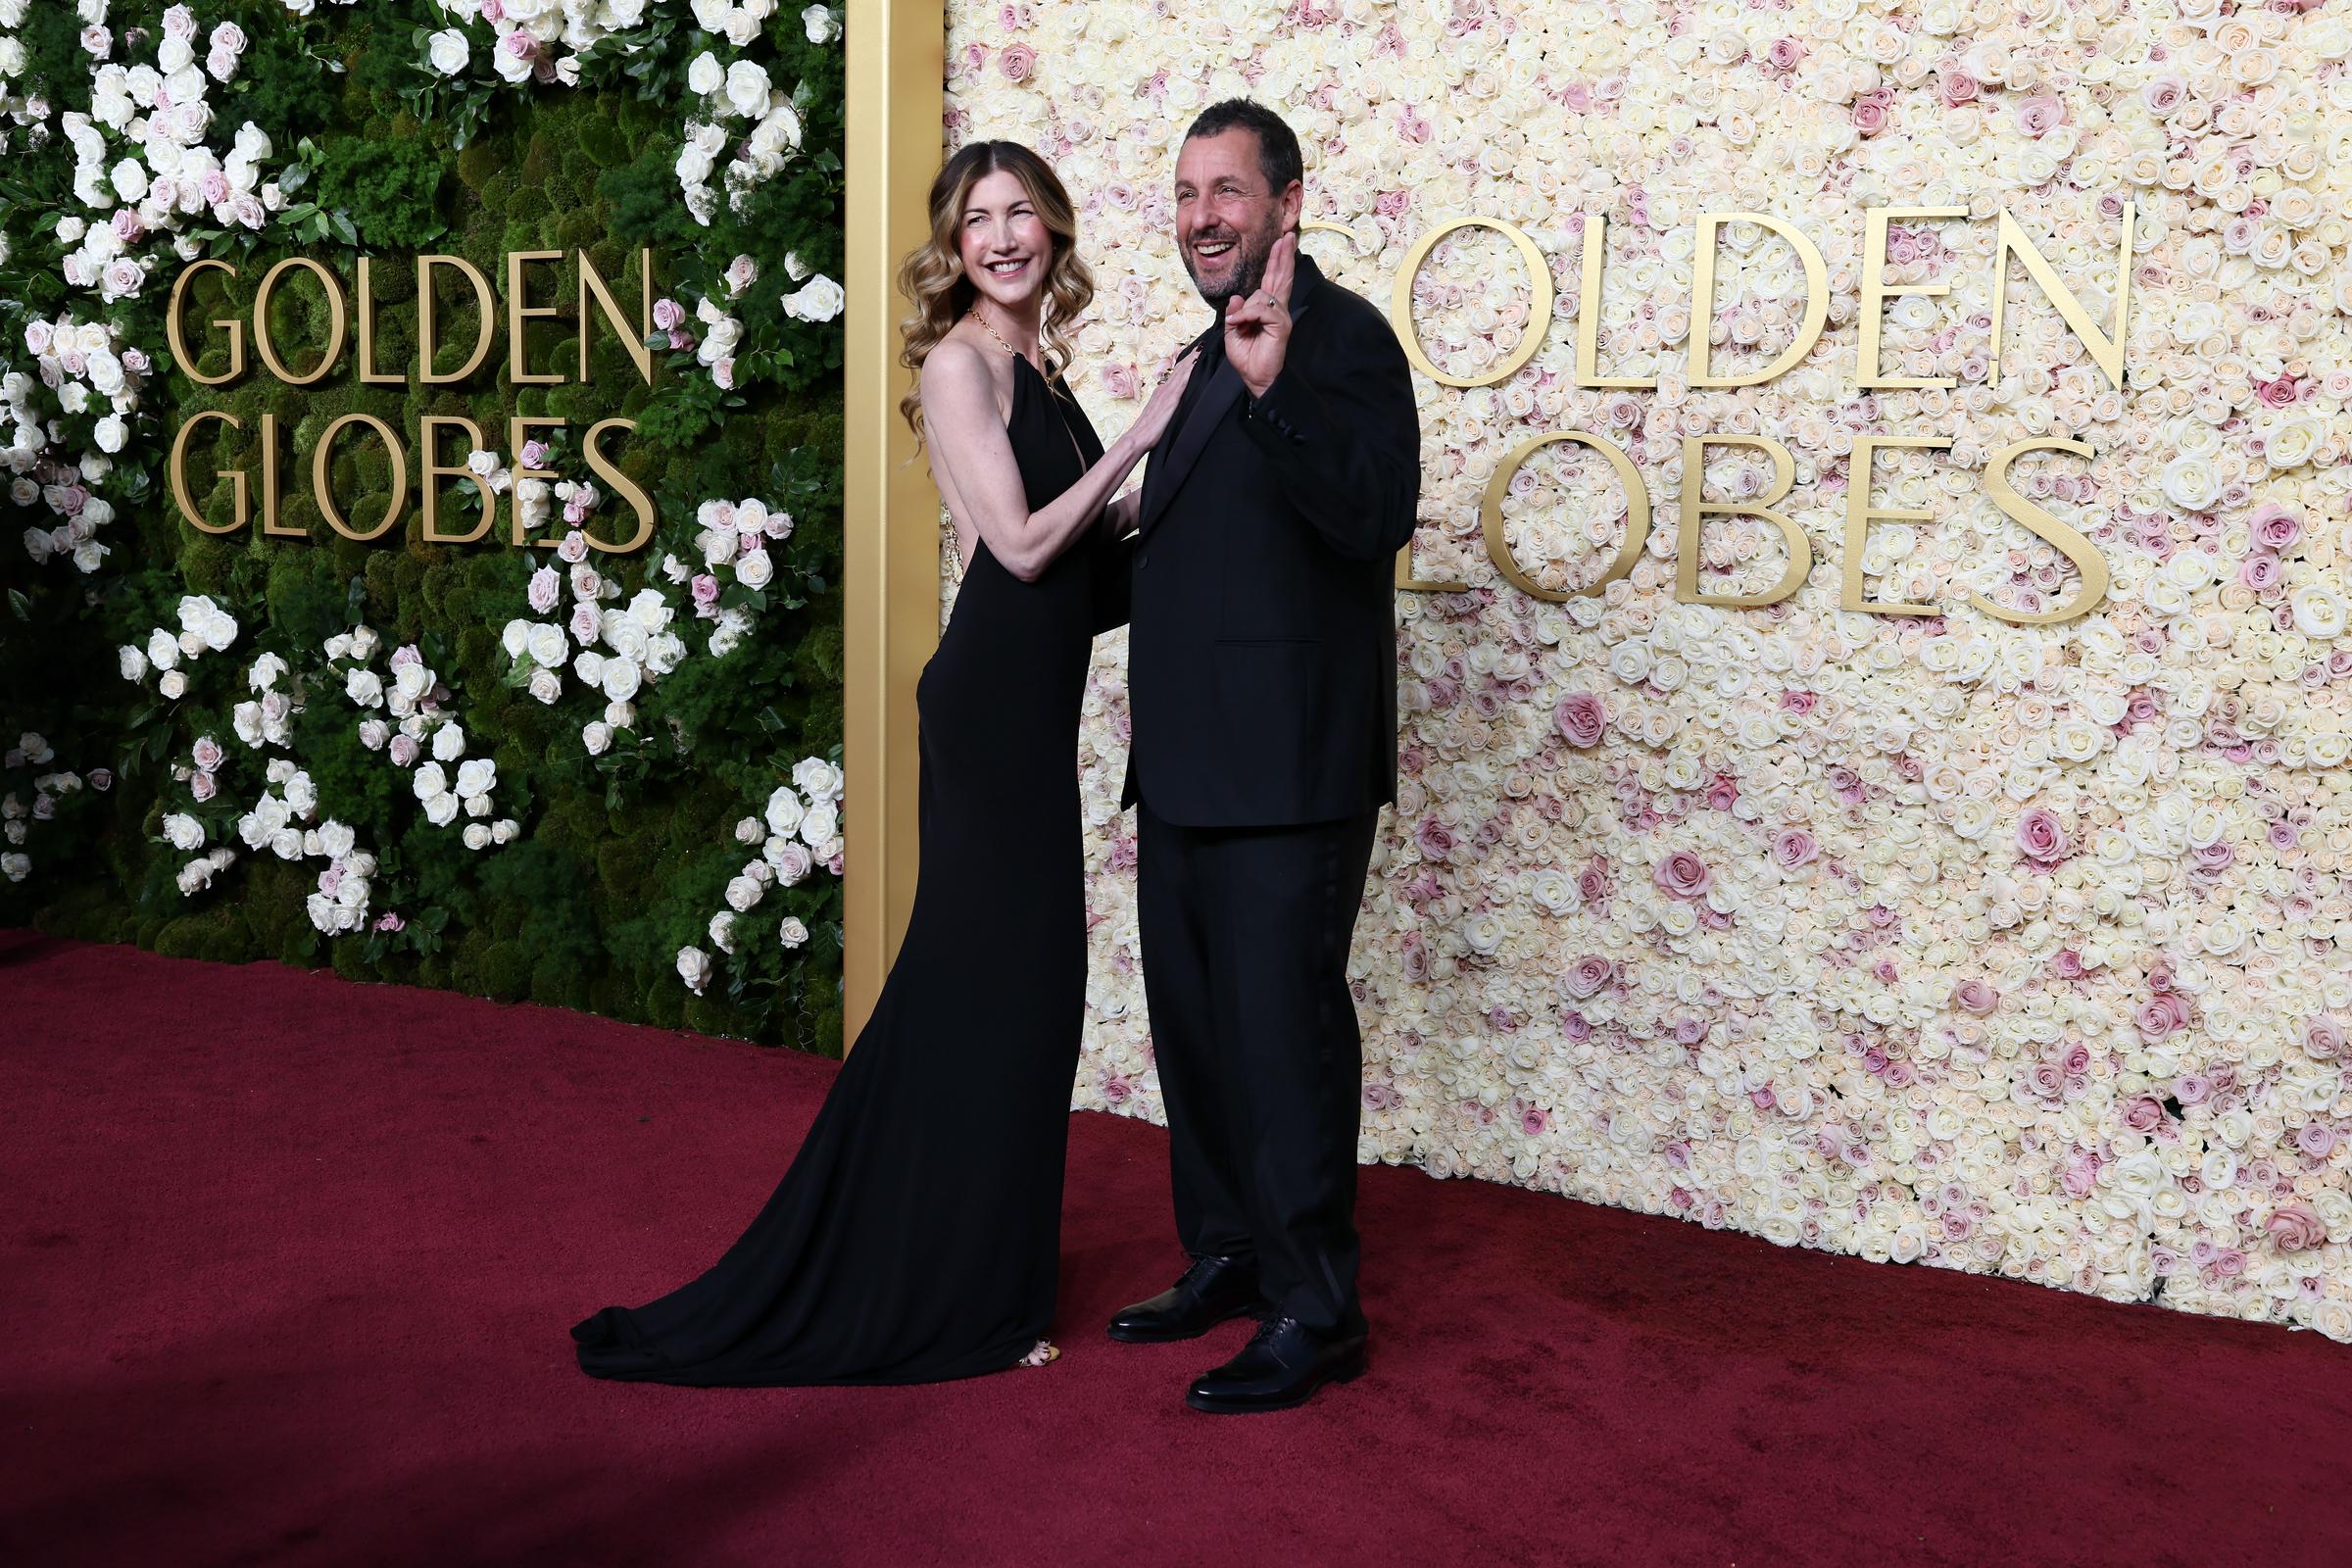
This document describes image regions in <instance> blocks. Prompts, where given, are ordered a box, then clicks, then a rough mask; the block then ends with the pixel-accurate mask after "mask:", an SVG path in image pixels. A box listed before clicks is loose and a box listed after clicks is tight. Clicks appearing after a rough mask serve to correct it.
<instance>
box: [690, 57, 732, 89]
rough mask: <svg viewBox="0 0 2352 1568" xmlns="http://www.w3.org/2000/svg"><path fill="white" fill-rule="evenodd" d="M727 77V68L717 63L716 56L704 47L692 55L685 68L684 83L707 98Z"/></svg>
mask: <svg viewBox="0 0 2352 1568" xmlns="http://www.w3.org/2000/svg"><path fill="white" fill-rule="evenodd" d="M726 79H727V70H726V68H725V67H724V66H722V65H720V64H719V63H718V56H716V55H714V54H712V53H711V51H710V50H708V49H706V50H704V51H703V52H702V53H701V54H699V55H696V56H695V57H694V61H693V63H692V64H690V65H689V66H687V68H686V85H687V86H688V87H689V88H690V89H692V90H693V91H695V92H698V93H700V94H702V95H703V96H704V97H706V98H708V97H710V96H711V94H712V93H714V92H716V91H718V89H719V87H720V85H721V84H722V83H724V82H725V81H726Z"/></svg>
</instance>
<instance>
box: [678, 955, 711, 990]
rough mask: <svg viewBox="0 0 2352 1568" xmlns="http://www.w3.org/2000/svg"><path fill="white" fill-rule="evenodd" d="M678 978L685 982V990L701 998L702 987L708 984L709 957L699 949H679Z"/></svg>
mask: <svg viewBox="0 0 2352 1568" xmlns="http://www.w3.org/2000/svg"><path fill="white" fill-rule="evenodd" d="M678 978H679V979H681V980H683V981H685V982H686V989H687V990H689V991H691V992H693V993H694V994H695V995H696V996H698V997H699V996H701V995H702V994H703V987H705V986H707V985H709V984H710V983H711V955H709V954H708V953H705V952H704V951H703V950H702V949H700V948H680V949H679V950H678Z"/></svg>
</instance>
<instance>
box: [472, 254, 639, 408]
mask: <svg viewBox="0 0 2352 1568" xmlns="http://www.w3.org/2000/svg"><path fill="white" fill-rule="evenodd" d="M563 259H564V253H563V252H562V251H509V252H507V384H508V385H510V386H557V385H560V384H562V382H563V380H564V375H563V372H562V371H559V370H550V371H548V372H547V373H546V374H544V375H533V374H532V373H531V369H530V367H529V366H528V364H526V363H525V361H524V359H523V345H524V342H525V341H526V340H525V338H524V336H523V330H522V322H523V318H525V317H529V316H553V315H555V314H556V308H555V307H554V306H553V305H526V304H524V303H523V302H524V300H525V299H527V298H528V297H529V292H530V291H529V289H528V288H527V287H526V286H525V285H524V283H523V281H522V269H523V266H524V264H525V263H528V262H560V261H562V260H563ZM646 314H647V315H648V316H651V315H652V314H653V308H652V307H651V306H648V307H647V308H646ZM587 352H588V317H587V315H586V313H585V312H583V313H582V314H581V316H580V353H581V354H582V355H585V354H586V353H587ZM649 363H650V362H649Z"/></svg>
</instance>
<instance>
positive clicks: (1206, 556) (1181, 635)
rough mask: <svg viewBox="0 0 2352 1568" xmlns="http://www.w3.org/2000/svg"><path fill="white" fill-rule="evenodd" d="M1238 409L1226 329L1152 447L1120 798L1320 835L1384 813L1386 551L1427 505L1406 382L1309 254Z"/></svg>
mask: <svg viewBox="0 0 2352 1568" xmlns="http://www.w3.org/2000/svg"><path fill="white" fill-rule="evenodd" d="M1291 318H1292V329H1291V343H1290V348H1289V351H1288V353H1287V354H1286V355H1285V357H1284V362H1283V368H1282V372H1281V374H1280V375H1278V376H1277V377H1276V378H1275V380H1274V383H1273V384H1272V385H1271V386H1269V387H1268V388H1267V389H1266V395H1265V396H1264V397H1263V398H1259V399H1256V400H1254V401H1253V400H1252V399H1251V398H1250V395H1249V391H1248V389H1247V388H1246V387H1244V386H1243V385H1242V381H1241V377H1240V376H1239V375H1238V374H1237V373H1236V372H1235V371H1234V369H1233V368H1232V366H1231V365H1229V364H1227V363H1226V361H1225V358H1224V354H1223V341H1224V334H1223V327H1222V324H1221V323H1219V324H1214V325H1211V326H1210V328H1209V329H1208V331H1207V332H1206V333H1204V334H1203V335H1202V337H1201V347H1202V350H1203V357H1202V361H1201V365H1200V367H1199V368H1197V369H1196V370H1195V371H1194V375H1193V381H1192V384H1191V385H1190V386H1189V387H1188V388H1187V389H1186V395H1185V404H1184V406H1183V407H1182V408H1181V409H1180V410H1179V411H1178V414H1177V417H1175V418H1174V419H1172V420H1171V421H1170V422H1169V427H1168V430H1167V433H1166V434H1165V435H1164V436H1162V437H1161V440H1160V444H1159V445H1158V446H1157V447H1156V448H1154V449H1153V451H1152V461H1151V466H1150V468H1149V469H1148V470H1147V471H1146V474H1145V479H1144V491H1143V503H1142V510H1141V514H1140V521H1139V532H1138V534H1137V536H1136V537H1135V538H1134V539H1133V540H1132V541H1130V554H1131V556H1132V562H1131V565H1130V567H1129V574H1130V593H1131V599H1130V605H1129V613H1130V624H1131V631H1130V637H1129V642H1128V655H1127V684H1128V704H1129V708H1130V711H1131V713H1132V716H1133V721H1134V732H1133V740H1132V743H1131V745H1130V748H1129V752H1128V762H1127V781H1126V789H1125V791H1124V801H1125V804H1128V805H1133V804H1134V803H1135V802H1136V801H1137V800H1138V799H1139V798H1141V799H1142V800H1144V801H1145V802H1147V803H1148V804H1149V805H1150V807H1151V809H1152V813H1153V814H1154V815H1156V816H1158V817H1159V818H1160V819H1161V820H1163V821H1167V822H1172V823H1176V824H1179V825H1181V826H1187V827H1277V826H1292V825H1297V824H1299V823H1304V822H1323V821H1331V820H1335V819H1337V818H1340V817H1347V816H1354V815H1358V814H1361V813H1364V812H1369V811H1372V810H1376V809H1379V808H1380V807H1381V806H1383V805H1385V804H1387V803H1390V802H1393V801H1395V800H1396V798H1397V623H1396V587H1395V583H1396V576H1395V569H1396V568H1395V563H1396V556H1397V551H1398V550H1400V549H1402V548H1403V547H1404V545H1405V543H1406V542H1407V541H1408V540H1409V539H1411V537H1412V533H1413V520H1414V516H1415V513H1416V510H1417V506H1418V503H1419V500H1420V494H1421V424H1420V418H1419V416H1418V414H1417V413H1416V412H1415V410H1414V407H1413V388H1412V372H1411V368H1410V367H1409V365H1408V364H1407V363H1406V360H1405V357H1404V351H1403V349H1402V348H1400V347H1399V346H1398V345H1397V338H1396V335H1395V334H1394V333H1393V332H1391V331H1390V330H1389V325H1388V322H1387V321H1385V320H1384V319H1382V318H1381V316H1380V313H1379V312H1378V311H1376V310H1375V309H1374V308H1373V307H1372V306H1370V305H1368V304H1366V303H1365V302H1364V301H1363V300H1361V299H1358V298H1357V297H1356V296H1355V295H1353V294H1350V293H1349V292H1348V291H1347V290H1346V289H1344V288H1341V287H1340V286H1339V285H1338V284H1336V283H1333V282H1331V281H1330V280H1329V279H1327V278H1325V277H1324V276H1323V274H1322V273H1321V272H1320V271H1319V270H1317V269H1316V267H1315V264H1314V263H1313V262H1312V261H1311V260H1309V259H1307V258H1306V257H1303V256H1301V257H1300V258H1299V271H1298V277H1297V281H1296V283H1295V284H1294V285H1293V288H1292V290H1291Z"/></svg>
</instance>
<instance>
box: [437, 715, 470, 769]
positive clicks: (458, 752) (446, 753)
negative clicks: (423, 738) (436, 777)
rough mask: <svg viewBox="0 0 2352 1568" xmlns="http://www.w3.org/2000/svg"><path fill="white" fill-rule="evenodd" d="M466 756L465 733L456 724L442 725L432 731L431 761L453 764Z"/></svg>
mask: <svg viewBox="0 0 2352 1568" xmlns="http://www.w3.org/2000/svg"><path fill="white" fill-rule="evenodd" d="M465 755H466V731H465V729H464V728H463V727H462V726H460V725H457V724H444V725H442V726H441V727H440V728H439V729H437V730H435V731H433V760H434V761H436V762H454V761H456V760H458V759H459V758H461V757H464V756H465Z"/></svg>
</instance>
